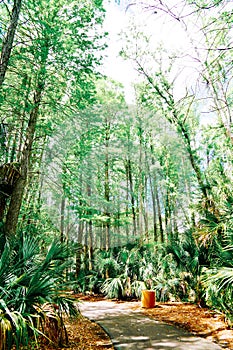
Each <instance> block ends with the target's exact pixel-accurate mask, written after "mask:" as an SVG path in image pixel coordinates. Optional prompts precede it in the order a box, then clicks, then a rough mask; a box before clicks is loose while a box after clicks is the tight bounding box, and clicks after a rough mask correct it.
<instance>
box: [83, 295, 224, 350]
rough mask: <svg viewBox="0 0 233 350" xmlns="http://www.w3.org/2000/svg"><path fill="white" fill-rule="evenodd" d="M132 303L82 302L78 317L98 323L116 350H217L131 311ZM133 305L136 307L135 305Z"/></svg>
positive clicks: (205, 341)
mask: <svg viewBox="0 0 233 350" xmlns="http://www.w3.org/2000/svg"><path fill="white" fill-rule="evenodd" d="M133 304H134V303H133V302H130V303H129V302H126V303H116V302H113V301H107V300H106V301H105V300H103V301H95V302H87V301H83V302H81V303H80V304H79V309H80V311H81V313H82V315H84V316H86V317H88V318H89V319H91V320H92V321H95V322H96V323H98V324H99V325H100V326H101V327H102V328H103V329H104V330H105V331H106V332H107V333H108V335H109V336H110V338H111V340H112V343H113V345H114V348H115V349H116V350H125V349H132V350H139V349H144V350H152V349H159V350H171V349H177V350H217V349H221V347H220V346H219V345H217V344H215V343H212V342H210V341H209V340H206V339H203V338H200V337H197V336H194V335H192V334H190V333H188V332H186V331H185V330H183V329H180V328H177V327H174V326H170V325H167V324H165V323H162V322H160V321H156V320H154V319H152V318H149V317H147V316H145V315H143V314H142V313H141V312H140V309H137V310H132V306H133ZM135 305H139V304H138V302H136V303H135Z"/></svg>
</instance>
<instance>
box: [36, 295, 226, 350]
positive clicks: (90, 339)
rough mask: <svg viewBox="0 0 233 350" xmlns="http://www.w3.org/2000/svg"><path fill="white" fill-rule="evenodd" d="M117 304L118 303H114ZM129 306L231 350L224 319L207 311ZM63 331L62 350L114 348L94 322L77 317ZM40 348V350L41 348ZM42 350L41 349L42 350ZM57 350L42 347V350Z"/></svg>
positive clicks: (177, 305)
mask: <svg viewBox="0 0 233 350" xmlns="http://www.w3.org/2000/svg"><path fill="white" fill-rule="evenodd" d="M78 298H79V300H88V301H93V302H95V301H97V300H103V298H102V297H97V296H85V297H83V296H80V295H79V296H78ZM116 302H117V303H122V302H120V301H116ZM127 304H128V305H129V307H131V308H133V309H140V311H141V312H142V313H144V314H146V315H148V316H150V317H151V318H155V319H156V320H159V321H162V322H166V323H168V324H172V325H175V326H178V327H181V328H183V329H186V330H188V331H190V332H191V333H193V334H195V335H197V336H200V337H204V338H206V339H209V340H211V341H213V342H215V343H217V344H219V345H220V346H221V347H222V348H224V349H231V350H232V349H233V329H230V327H229V325H228V324H227V323H226V322H225V319H224V316H223V315H221V314H218V313H216V312H213V311H211V310H209V309H207V308H201V307H199V306H197V305H194V304H190V303H181V302H170V303H160V302H156V305H155V307H154V308H151V309H145V308H141V304H140V302H138V303H135V302H133V303H131V302H127ZM66 329H67V332H68V335H69V345H68V346H67V345H66V346H65V347H63V348H62V349H66V350H93V349H96V350H106V349H112V350H113V349H114V347H113V345H112V343H111V340H110V339H109V337H108V335H107V334H106V333H105V332H104V331H103V329H102V328H101V327H100V326H99V325H97V324H96V323H94V322H91V321H90V320H88V319H86V318H85V317H83V316H80V317H79V318H78V319H76V320H73V321H68V320H67V321H66ZM41 349H43V347H41ZM44 349H45V348H44ZM55 349H57V348H55V347H52V346H48V345H47V346H46V350H55Z"/></svg>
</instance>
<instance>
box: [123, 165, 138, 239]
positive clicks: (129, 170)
mask: <svg viewBox="0 0 233 350" xmlns="http://www.w3.org/2000/svg"><path fill="white" fill-rule="evenodd" d="M125 167H126V173H127V174H128V176H127V178H128V179H129V189H130V198H131V207H132V208H131V210H132V220H133V235H134V236H136V234H137V224H136V212H135V197H134V190H133V176H132V168H131V160H130V159H127V160H126V165H125Z"/></svg>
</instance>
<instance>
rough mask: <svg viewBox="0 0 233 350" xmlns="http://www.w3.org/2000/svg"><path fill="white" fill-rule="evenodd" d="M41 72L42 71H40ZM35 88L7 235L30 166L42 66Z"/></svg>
mask: <svg viewBox="0 0 233 350" xmlns="http://www.w3.org/2000/svg"><path fill="white" fill-rule="evenodd" d="M42 72H43V73H42ZM40 74H41V76H39V80H38V85H37V89H36V91H35V93H34V108H33V109H32V110H31V113H30V117H29V122H28V126H27V131H26V137H25V144H24V149H23V152H22V157H21V160H20V173H21V176H20V177H19V178H18V180H17V181H16V184H15V186H14V188H13V192H12V195H11V200H10V204H9V208H8V212H7V216H6V224H5V232H6V235H7V236H8V237H11V236H14V235H15V233H16V228H17V223H18V217H19V212H20V208H21V204H22V200H23V194H24V190H25V187H26V184H27V175H28V169H29V167H30V157H31V152H32V145H33V142H34V135H35V130H36V124H37V119H38V114H39V107H40V102H41V99H42V92H43V90H44V84H45V81H44V67H42V68H41V72H40Z"/></svg>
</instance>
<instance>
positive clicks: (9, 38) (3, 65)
mask: <svg viewBox="0 0 233 350" xmlns="http://www.w3.org/2000/svg"><path fill="white" fill-rule="evenodd" d="M21 3H22V0H14V5H13V9H12V12H11V20H10V24H9V26H8V29H7V34H6V37H5V39H4V40H3V44H2V51H1V57H0V88H1V87H2V84H3V82H4V79H5V75H6V71H7V67H8V63H9V59H10V55H11V50H12V47H13V42H14V37H15V31H16V28H17V24H18V19H19V13H20V9H21Z"/></svg>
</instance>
